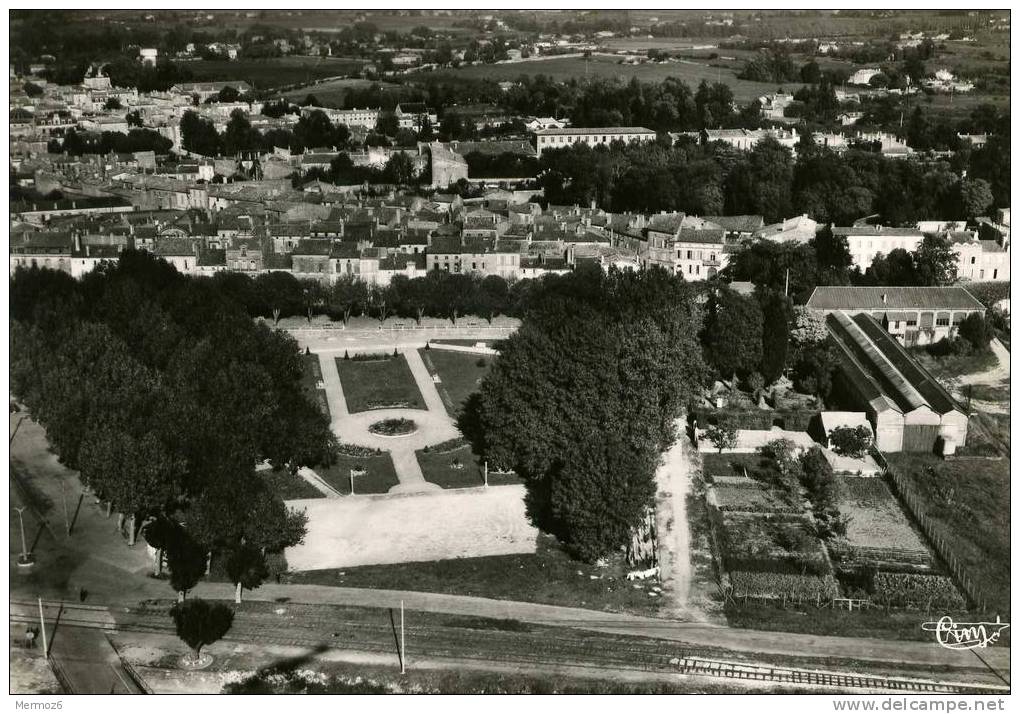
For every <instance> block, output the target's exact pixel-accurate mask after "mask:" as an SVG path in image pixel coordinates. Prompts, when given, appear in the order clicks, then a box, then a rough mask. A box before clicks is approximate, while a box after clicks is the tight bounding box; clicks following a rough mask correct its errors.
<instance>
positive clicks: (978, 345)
mask: <svg viewBox="0 0 1020 714" xmlns="http://www.w3.org/2000/svg"><path fill="white" fill-rule="evenodd" d="M959 336H960V337H961V338H962V339H964V340H967V342H969V343H970V344H971V346H972V347H973V348H974V349H975V350H985V349H987V348H988V345H989V343H991V341H992V339H993V338H994V337H995V328H994V327H992V324H991V321H990V320H987V319H985V318H984V317H983V316H982V315H981V313H979V312H972V313H971V314H969V315H967V317H965V318H964V319H963V322H961V323H960V328H959Z"/></svg>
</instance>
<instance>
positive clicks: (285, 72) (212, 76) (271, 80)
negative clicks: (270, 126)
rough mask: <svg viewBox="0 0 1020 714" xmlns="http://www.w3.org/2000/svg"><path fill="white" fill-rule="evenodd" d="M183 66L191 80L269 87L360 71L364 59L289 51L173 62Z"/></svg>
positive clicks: (261, 87)
mask: <svg viewBox="0 0 1020 714" xmlns="http://www.w3.org/2000/svg"><path fill="white" fill-rule="evenodd" d="M177 64H179V65H181V66H182V67H185V68H187V69H188V70H189V71H190V72H191V74H192V76H193V80H192V81H195V82H215V81H226V80H238V81H240V80H244V81H245V82H247V83H248V84H250V85H251V86H253V87H255V88H256V89H272V88H273V87H282V86H287V85H291V84H297V83H300V82H313V81H315V80H316V79H323V78H325V77H339V76H343V75H347V74H353V73H356V72H360V71H361V68H362V66H363V65H364V63H363V62H362V61H360V60H354V59H339V58H334V57H306V56H302V55H291V56H288V57H273V58H269V59H238V60H234V61H229V60H222V61H220V60H217V61H207V60H195V61H189V62H177Z"/></svg>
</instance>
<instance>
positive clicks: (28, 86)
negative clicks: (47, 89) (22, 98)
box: [22, 82, 44, 97]
mask: <svg viewBox="0 0 1020 714" xmlns="http://www.w3.org/2000/svg"><path fill="white" fill-rule="evenodd" d="M22 89H24V90H25V94H27V95H28V96H29V97H41V96H42V94H43V91H44V90H43V88H42V87H40V86H39V85H38V84H33V83H32V82H25V86H24V87H22Z"/></svg>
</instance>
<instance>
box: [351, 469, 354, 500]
mask: <svg viewBox="0 0 1020 714" xmlns="http://www.w3.org/2000/svg"><path fill="white" fill-rule="evenodd" d="M351 495H352V496H353V495H354V469H351Z"/></svg>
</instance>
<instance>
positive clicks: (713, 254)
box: [708, 253, 715, 261]
mask: <svg viewBox="0 0 1020 714" xmlns="http://www.w3.org/2000/svg"><path fill="white" fill-rule="evenodd" d="M708 259H709V260H713V261H714V260H715V253H712V254H711V255H710V256H709V258H708Z"/></svg>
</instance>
